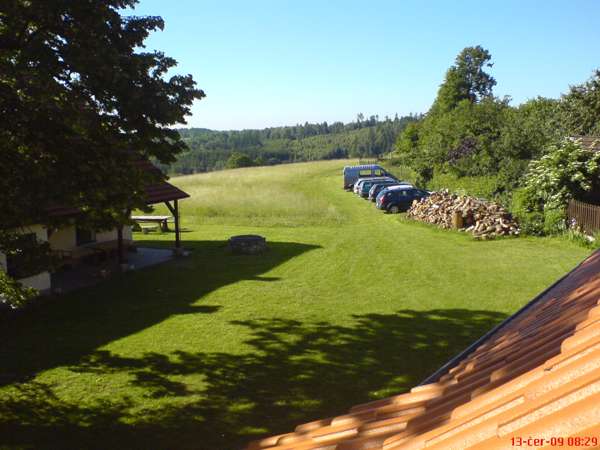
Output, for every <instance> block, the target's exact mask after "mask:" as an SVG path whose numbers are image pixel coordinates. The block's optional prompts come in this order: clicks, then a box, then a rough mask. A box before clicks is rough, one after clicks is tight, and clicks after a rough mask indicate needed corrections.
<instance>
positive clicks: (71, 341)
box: [0, 161, 589, 450]
mask: <svg viewBox="0 0 600 450" xmlns="http://www.w3.org/2000/svg"><path fill="white" fill-rule="evenodd" d="M345 164H347V161H325V162H314V163H300V164H290V165H283V166H273V167H266V168H248V169H236V170H231V171H223V172H213V173H209V174H203V175H191V176H186V177H179V178H174V179H172V182H173V183H174V184H176V185H177V186H179V187H180V188H182V189H183V190H185V191H186V192H188V193H190V194H191V196H192V197H191V198H190V199H187V200H184V201H182V202H181V209H182V224H183V227H184V232H183V233H182V239H183V245H184V246H185V247H186V248H188V249H190V251H191V255H190V256H188V257H182V258H179V259H176V260H174V261H172V262H169V263H166V264H163V265H160V266H156V267H153V268H148V269H144V270H140V271H134V272H128V273H124V274H122V275H119V276H117V277H115V278H113V279H111V280H109V281H107V282H105V283H103V284H100V285H98V286H95V287H93V288H89V289H84V290H81V291H78V292H74V293H72V294H69V295H65V296H62V297H60V298H57V299H54V300H52V301H49V302H46V303H44V304H40V305H38V306H37V307H34V308H32V309H31V310H29V311H26V312H25V313H24V314H21V315H19V316H17V317H14V318H11V319H10V320H7V321H5V322H4V323H2V324H1V328H0V356H1V358H0V448H36V449H40V448H48V449H55V448H61V449H71V448H72V449H83V448H94V449H106V448H115V449H117V448H118V449H120V448H126V449H213V450H215V449H216V450H228V449H239V448H242V447H243V446H244V445H245V444H246V443H247V442H248V441H250V440H253V439H255V438H258V437H261V436H264V435H268V434H274V433H279V432H285V431H289V430H291V429H292V428H293V427H294V426H295V425H297V424H298V423H301V422H304V421H310V420H313V419H317V418H322V417H326V416H330V415H334V414H340V413H343V412H344V411H346V410H347V409H348V408H350V407H351V406H352V405H355V404H357V403H361V402H365V401H369V400H373V399H377V398H382V397H386V396H389V395H393V394H396V393H401V392H403V391H406V390H407V389H409V388H410V387H412V386H414V385H415V384H418V383H419V382H420V381H421V380H422V379H424V378H425V377H426V376H427V375H429V374H431V373H432V372H434V371H435V370H436V369H437V368H438V367H440V366H441V365H442V364H443V363H445V362H446V361H447V360H448V359H449V358H451V357H452V356H454V355H455V354H457V353H458V352H459V351H461V350H462V349H463V348H465V347H466V346H467V345H468V344H470V343H471V342H472V341H474V340H475V339H476V338H478V337H479V336H481V335H482V334H483V333H485V332H486V331H487V330H488V329H490V328H491V327H493V326H494V325H495V324H497V323H499V322H500V321H502V320H503V319H505V318H506V317H508V316H509V315H510V314H512V313H513V312H515V311H516V310H517V309H518V308H519V307H520V306H522V305H523V304H524V303H526V302H527V301H529V300H530V299H531V298H532V297H533V296H535V295H536V294H537V293H539V292H540V291H542V290H543V289H544V288H545V287H547V286H548V285H550V284H551V283H552V282H554V281H555V280H556V279H557V278H559V277H560V276H562V275H563V274H565V273H566V272H567V271H569V270H570V269H571V268H573V267H574V266H575V265H576V264H577V263H578V262H579V261H581V260H582V259H583V258H584V257H585V256H586V255H587V253H588V252H589V250H586V249H584V248H582V247H578V246H576V245H575V244H573V243H571V242H568V241H567V240H564V239H560V238H518V239H501V240H496V241H484V242H478V241H474V240H473V239H472V238H470V237H469V236H467V235H465V234H461V233H458V232H451V231H444V230H439V229H437V228H434V227H431V226H427V225H423V224H418V223H414V222H410V221H408V220H406V219H405V218H404V217H403V215H386V214H383V213H381V212H380V211H377V210H375V208H374V207H373V206H372V204H370V203H369V202H367V201H365V200H362V199H359V198H357V197H356V196H354V195H352V194H350V193H347V192H345V191H343V190H342V188H341V185H342V180H341V168H342V167H343V166H344V165H345ZM159 212H162V211H161V210H160V209H157V213H159ZM247 233H257V234H261V235H264V236H265V237H266V238H267V240H268V242H269V247H270V249H269V251H268V252H267V253H266V254H264V255H261V256H233V255H231V254H229V252H228V251H227V248H226V240H227V238H228V237H230V236H232V235H236V234H247ZM135 239H136V240H137V241H138V245H140V246H143V245H146V246H171V245H172V242H173V234H172V233H163V234H161V233H154V234H147V235H143V234H136V236H135Z"/></svg>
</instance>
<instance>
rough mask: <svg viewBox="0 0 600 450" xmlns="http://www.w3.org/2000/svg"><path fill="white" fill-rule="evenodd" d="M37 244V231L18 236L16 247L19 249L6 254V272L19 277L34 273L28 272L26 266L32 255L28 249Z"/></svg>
mask: <svg viewBox="0 0 600 450" xmlns="http://www.w3.org/2000/svg"><path fill="white" fill-rule="evenodd" d="M36 244H37V236H36V235H35V233H27V234H23V235H21V236H19V237H18V238H17V242H16V248H17V249H18V250H17V251H15V252H11V253H9V254H8V255H6V273H7V274H8V276H10V277H13V278H17V279H19V278H25V277H27V276H29V275H33V274H30V273H28V272H27V268H25V266H26V265H27V263H28V262H29V261H28V260H29V259H30V257H31V255H30V254H29V253H28V251H27V249H31V248H32V247H35V245H36Z"/></svg>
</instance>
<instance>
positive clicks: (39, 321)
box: [0, 241, 319, 387]
mask: <svg viewBox="0 0 600 450" xmlns="http://www.w3.org/2000/svg"><path fill="white" fill-rule="evenodd" d="M150 242H151V243H152V244H156V241H149V242H138V244H139V245H141V246H143V245H145V244H149V243H150ZM164 245H172V243H164ZM185 246H186V247H187V248H190V249H192V254H191V256H189V257H185V258H179V259H176V260H174V261H171V262H168V263H164V264H161V265H159V266H154V267H149V268H146V269H142V270H139V271H134V272H127V273H124V274H121V275H117V276H116V277H114V278H112V279H110V280H108V281H106V282H104V283H101V284H98V285H95V286H93V287H91V288H86V289H81V290H79V291H76V292H72V293H70V294H67V295H64V296H60V297H57V298H54V299H51V300H49V301H44V302H42V303H40V304H38V305H35V306H33V307H32V308H30V309H29V310H27V311H24V312H23V313H22V314H18V315H17V316H15V317H7V318H4V319H3V320H0V387H2V386H4V385H7V384H11V383H14V382H21V381H24V380H28V379H32V378H34V377H35V376H36V374H38V373H39V372H41V371H44V370H47V369H51V368H54V367H58V366H64V365H70V364H76V363H77V362H78V361H79V360H80V359H81V358H82V357H84V356H85V355H88V354H90V353H91V352H93V351H94V350H96V349H97V348H99V347H101V346H103V345H106V344H108V343H110V342H112V341H114V340H116V339H121V338H123V337H126V336H129V335H131V334H134V333H137V332H139V331H141V330H144V329H146V328H148V327H150V326H153V325H156V324H157V323H160V322H161V321H163V320H165V319H167V318H169V317H170V316H173V315H179V314H211V313H214V312H216V311H218V310H219V309H220V308H221V307H222V305H210V304H198V302H199V301H200V302H201V301H202V297H203V296H205V295H206V294H208V293H210V292H212V291H214V290H216V289H219V288H220V287H223V286H226V285H229V284H232V283H235V282H238V281H240V280H263V281H276V279H275V278H269V277H262V274H264V273H266V272H268V271H270V270H271V269H273V268H274V267H276V266H278V265H280V264H282V263H284V262H285V261H288V260H290V259H292V258H295V257H296V256H299V255H301V254H303V253H305V252H307V251H310V250H313V249H316V248H319V247H318V246H315V245H308V244H301V243H292V242H270V243H269V251H268V252H266V253H265V254H263V255H259V256H235V255H231V254H230V253H229V252H228V251H227V250H226V248H225V247H226V242H224V241H186V242H185Z"/></svg>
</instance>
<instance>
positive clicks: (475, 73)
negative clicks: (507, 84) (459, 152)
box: [430, 45, 496, 113]
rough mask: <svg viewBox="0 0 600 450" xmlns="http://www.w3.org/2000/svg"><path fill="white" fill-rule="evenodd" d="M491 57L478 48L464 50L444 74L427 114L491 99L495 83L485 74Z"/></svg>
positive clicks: (488, 53) (490, 64)
mask: <svg viewBox="0 0 600 450" xmlns="http://www.w3.org/2000/svg"><path fill="white" fill-rule="evenodd" d="M491 59H492V55H491V54H490V52H488V51H487V50H486V49H484V48H483V47H481V46H480V45H478V46H476V47H466V48H465V49H463V50H462V51H461V52H460V53H459V54H458V56H457V57H456V60H455V62H454V65H453V66H451V67H450V68H449V69H448V71H447V72H446V78H445V80H444V82H443V83H442V85H441V86H440V89H439V91H438V95H437V98H436V100H435V102H434V104H433V106H432V108H431V110H430V113H434V112H439V113H443V112H446V111H449V110H451V109H453V108H455V107H456V106H457V105H458V103H459V102H460V101H461V100H469V101H470V102H471V103H476V102H479V101H481V100H483V99H485V98H489V97H491V96H492V89H493V88H494V86H495V85H496V80H495V79H494V78H493V77H492V76H491V75H490V74H489V73H487V72H486V71H485V68H486V67H492V66H493V64H492V63H491V62H490V61H491Z"/></svg>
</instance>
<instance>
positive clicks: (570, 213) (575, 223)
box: [567, 200, 600, 234]
mask: <svg viewBox="0 0 600 450" xmlns="http://www.w3.org/2000/svg"><path fill="white" fill-rule="evenodd" d="M567 218H568V221H569V222H568V224H569V227H574V228H577V229H579V230H581V231H583V232H584V233H588V234H592V233H594V232H595V231H598V230H600V206H597V205H590V204H589V203H583V202H580V201H578V200H570V201H569V206H568V207H567Z"/></svg>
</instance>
